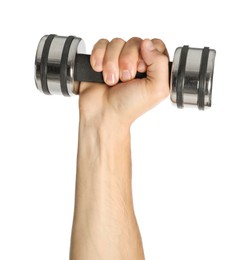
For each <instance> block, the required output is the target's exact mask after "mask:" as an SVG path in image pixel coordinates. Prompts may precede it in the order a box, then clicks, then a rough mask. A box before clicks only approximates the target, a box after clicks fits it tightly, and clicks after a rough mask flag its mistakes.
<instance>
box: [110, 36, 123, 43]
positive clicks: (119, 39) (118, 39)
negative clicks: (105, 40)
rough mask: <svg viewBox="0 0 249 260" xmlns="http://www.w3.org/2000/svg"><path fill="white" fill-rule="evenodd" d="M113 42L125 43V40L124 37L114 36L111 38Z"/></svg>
mask: <svg viewBox="0 0 249 260" xmlns="http://www.w3.org/2000/svg"><path fill="white" fill-rule="evenodd" d="M111 42H112V43H121V44H123V43H125V40H123V39H122V38H119V37H116V38H113V39H112V40H111Z"/></svg>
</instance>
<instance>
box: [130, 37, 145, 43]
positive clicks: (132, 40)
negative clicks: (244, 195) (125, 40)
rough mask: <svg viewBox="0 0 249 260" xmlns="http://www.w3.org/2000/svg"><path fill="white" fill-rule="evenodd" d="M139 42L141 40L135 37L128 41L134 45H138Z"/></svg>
mask: <svg viewBox="0 0 249 260" xmlns="http://www.w3.org/2000/svg"><path fill="white" fill-rule="evenodd" d="M141 41H142V39H141V38H139V37H136V36H134V37H132V38H130V39H129V42H134V43H140V42H141Z"/></svg>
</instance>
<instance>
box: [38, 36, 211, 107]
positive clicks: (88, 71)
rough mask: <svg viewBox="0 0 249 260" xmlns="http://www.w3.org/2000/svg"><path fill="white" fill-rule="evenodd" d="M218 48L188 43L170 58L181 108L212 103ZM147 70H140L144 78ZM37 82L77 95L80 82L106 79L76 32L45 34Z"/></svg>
mask: <svg viewBox="0 0 249 260" xmlns="http://www.w3.org/2000/svg"><path fill="white" fill-rule="evenodd" d="M215 54H216V51H215V50H214V49H210V48H208V47H204V48H191V47H189V46H187V45H185V46H183V47H178V48H177V49H176V50H175V54H174V59H173V62H169V72H170V73H169V75H170V79H169V80H170V97H171V100H172V102H173V103H175V104H176V105H177V107H178V108H183V107H184V106H185V105H192V106H195V107H198V108H199V109H200V110H204V108H205V107H210V106H211V99H212V84H213V71H214V61H215ZM144 77H146V73H139V72H138V73H137V74H136V78H144ZM35 82H36V86H37V88H38V89H39V90H40V91H41V92H43V93H44V94H48V95H51V94H62V95H64V96H73V95H75V94H76V95H77V94H78V91H79V84H80V82H96V83H103V82H104V80H103V75H102V73H101V72H96V71H94V70H93V69H92V67H91V64H90V55H87V54H85V44H84V41H83V40H82V39H81V38H78V37H75V36H68V37H64V36H57V35H54V34H50V35H45V36H43V37H42V38H41V40H40V42H39V44H38V47H37V52H36V57H35Z"/></svg>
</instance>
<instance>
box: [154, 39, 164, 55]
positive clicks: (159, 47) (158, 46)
mask: <svg viewBox="0 0 249 260" xmlns="http://www.w3.org/2000/svg"><path fill="white" fill-rule="evenodd" d="M152 42H153V44H154V45H155V47H156V49H157V50H158V51H160V52H164V51H165V50H166V46H165V44H164V42H163V41H162V40H161V39H158V38H154V39H152Z"/></svg>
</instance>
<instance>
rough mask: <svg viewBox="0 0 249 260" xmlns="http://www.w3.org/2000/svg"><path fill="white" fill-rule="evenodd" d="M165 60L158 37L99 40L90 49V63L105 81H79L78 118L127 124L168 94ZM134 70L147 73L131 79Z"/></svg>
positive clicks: (166, 56) (166, 60) (165, 52)
mask: <svg viewBox="0 0 249 260" xmlns="http://www.w3.org/2000/svg"><path fill="white" fill-rule="evenodd" d="M168 61H169V60H168V53H167V49H166V47H165V45H164V43H163V42H162V41H161V40H159V39H153V40H152V41H151V40H148V39H146V40H142V39H140V38H135V37H134V38H131V39H130V40H128V41H127V42H125V41H124V40H122V39H119V38H115V39H113V40H112V41H111V42H109V41H108V40H105V39H101V40H99V41H98V42H97V43H96V44H95V45H94V48H93V50H92V54H91V66H92V67H93V69H94V70H95V71H97V72H102V73H103V78H104V81H105V84H99V83H81V84H80V103H79V107H80V116H81V118H84V119H85V120H88V121H92V122H93V121H94V122H98V123H101V122H103V120H104V121H105V120H107V121H108V120H109V122H111V123H114V122H120V123H121V124H122V125H123V124H125V125H127V126H130V125H131V124H132V122H133V121H134V120H135V119H136V118H138V117H139V116H140V115H142V114H143V113H145V112H146V111H147V110H149V109H151V108H152V107H154V106H155V105H156V104H158V103H159V102H160V101H162V100H163V99H165V98H166V97H167V96H168V95H169V79H168V77H169V75H168ZM137 71H138V72H147V78H144V79H134V78H135V75H136V72H137ZM119 81H121V83H119ZM110 120H111V121H110ZM113 120H114V121H113Z"/></svg>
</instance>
